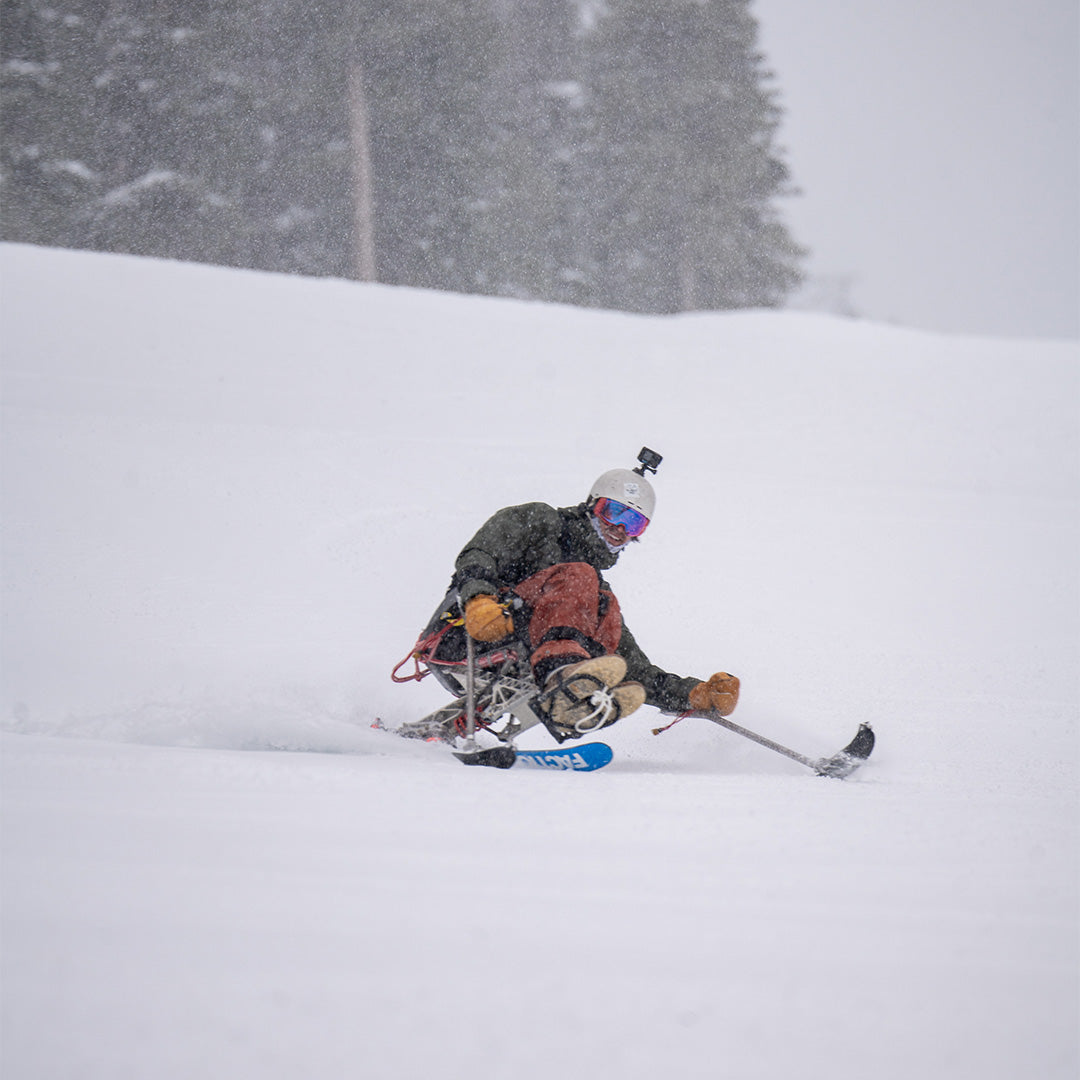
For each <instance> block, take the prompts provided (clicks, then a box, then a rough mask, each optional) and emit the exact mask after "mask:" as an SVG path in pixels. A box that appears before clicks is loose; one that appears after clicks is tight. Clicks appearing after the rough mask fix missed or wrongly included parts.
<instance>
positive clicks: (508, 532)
mask: <svg viewBox="0 0 1080 1080" xmlns="http://www.w3.org/2000/svg"><path fill="white" fill-rule="evenodd" d="M561 533H562V522H561V519H560V518H559V513H558V511H557V510H555V509H554V508H553V507H550V506H548V505H547V504H546V503H525V504H523V505H521V506H508V507H506V508H505V509H504V510H500V511H498V513H496V514H495V515H493V516H492V517H490V518H489V519H488V520H487V521H486V522H485V523H484V524H483V525H482V526H481V527H480V531H479V532H478V533H477V534H476V535H475V536H474V537H473V538H472V539H471V540H470V541H469V542H468V543H467V544H466V545H465V547H464V548H463V549H462V551H461V554H460V555H459V556H458V557H457V561H456V562H455V564H454V570H455V572H454V585H455V586H456V587H457V589H458V593H459V595H460V597H461V602H462V603H463V604H464V603H466V602H467V601H469V600H471V599H472V598H473V597H474V596H479V595H480V594H481V593H492V594H494V593H496V592H498V590H499V588H500V587H501V586H512V585H516V584H517V583H518V582H519V581H523V580H524V579H525V578H527V577H528V576H529V575H530V574H533V573H536V571H537V570H539V569H542V568H543V567H546V566H552V565H554V564H555V563H557V562H559V561H560V559H561V549H560V546H559V537H560V535H561Z"/></svg>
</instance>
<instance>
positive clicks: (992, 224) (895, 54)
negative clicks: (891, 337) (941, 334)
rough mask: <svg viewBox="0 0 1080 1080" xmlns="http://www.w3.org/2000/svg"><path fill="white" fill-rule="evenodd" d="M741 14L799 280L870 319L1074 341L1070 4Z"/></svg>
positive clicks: (835, 5) (1076, 145) (910, 4)
mask: <svg viewBox="0 0 1080 1080" xmlns="http://www.w3.org/2000/svg"><path fill="white" fill-rule="evenodd" d="M753 10H754V12H755V14H756V15H757V18H758V20H759V24H760V28H761V45H762V51H763V52H764V53H765V54H766V56H767V58H768V63H769V66H770V67H771V68H772V69H773V70H774V71H775V73H776V81H775V86H776V88H777V89H778V90H779V94H780V99H779V100H780V103H781V105H782V107H783V108H784V110H785V114H786V115H785V121H784V125H783V127H782V129H781V131H780V138H779V142H780V144H781V145H782V146H784V147H785V148H786V150H787V154H786V160H787V162H788V164H789V165H790V167H791V169H792V172H793V174H794V179H795V182H796V183H797V185H798V186H799V188H800V189H801V190H802V192H803V194H802V195H801V196H800V197H798V198H795V199H790V200H785V201H784V202H783V203H782V207H783V211H784V214H785V218H786V220H787V222H788V224H789V225H790V227H791V229H792V231H793V232H794V233H795V236H796V238H797V239H798V240H799V241H800V242H801V243H803V244H804V245H805V246H807V247H809V248H810V249H811V251H812V256H811V258H810V260H809V262H808V264H807V266H808V270H809V271H810V272H811V274H812V275H813V276H814V277H817V278H823V279H825V280H826V283H828V284H830V285H831V286H833V287H834V291H835V286H836V284H837V283H838V282H839V283H840V284H843V282H844V281H845V280H846V281H847V282H848V283H849V288H848V289H847V293H848V295H849V297H850V300H851V304H852V307H853V308H854V310H855V313H856V314H859V315H863V316H866V317H867V318H871V319H875V320H885V321H890V322H896V323H901V324H904V325H910V326H917V327H923V328H926V329H932V330H945V331H957V332H962V333H975V334H988V335H995V336H1010V337H1014V336H1025V337H1076V336H1078V335H1080V313H1078V310H1080V271H1078V262H1080V254H1078V253H1080V82H1078V75H1077V72H1078V67H1080V17H1078V10H1080V4H1077V0H754V6H753ZM841 291H842V290H841Z"/></svg>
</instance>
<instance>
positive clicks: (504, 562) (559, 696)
mask: <svg viewBox="0 0 1080 1080" xmlns="http://www.w3.org/2000/svg"><path fill="white" fill-rule="evenodd" d="M638 460H639V461H641V462H642V467H641V468H639V469H636V470H630V469H613V470H611V471H610V472H606V473H604V474H603V476H601V477H600V478H599V479H598V480H597V481H596V483H594V484H593V485H592V487H591V488H590V489H589V494H588V498H587V499H586V500H585V502H583V503H580V504H579V505H577V506H572V507H564V508H561V509H556V508H554V507H552V506H548V505H547V504H546V503H540V502H534V503H525V504H523V505H521V506H510V507H506V508H505V509H503V510H500V511H498V512H497V513H496V514H495V515H494V516H493V517H491V518H490V519H489V520H488V521H487V522H485V524H484V525H483V526H482V527H481V528H480V531H479V532H477V534H476V535H475V536H474V537H473V538H472V539H471V540H470V541H469V542H468V543H467V544H466V545H465V547H464V549H463V550H462V552H461V554H460V555H459V556H458V558H457V561H456V563H455V573H454V577H453V581H452V591H453V592H456V594H457V597H458V600H459V603H460V605H461V609H462V611H463V613H464V624H465V630H466V631H467V633H468V634H469V635H470V636H471V637H472V638H473V639H474V640H475V641H477V642H480V643H482V644H483V645H485V646H494V645H495V644H496V643H498V642H500V641H503V640H504V639H508V638H510V637H511V635H514V634H515V633H516V634H517V636H518V637H520V638H521V639H522V640H523V641H524V642H525V643H526V644H527V646H528V648H529V650H530V653H529V662H530V664H531V667H532V672H533V675H534V677H535V679H536V683H537V685H538V687H539V688H540V689H541V691H542V698H541V700H542V701H543V702H544V711H545V714H546V715H545V722H546V724H547V726H548V728H549V729H550V730H551V731H552V733H553V734H554V735H555V736H556V738H558V739H560V740H562V739H567V738H579V737H580V736H581V735H583V734H585V733H586V732H588V731H594V730H597V729H598V728H601V727H605V726H607V725H608V724H613V723H615V721H616V720H619V719H621V718H622V717H625V716H628V715H629V714H630V713H632V712H634V711H635V710H636V709H638V708H639V707H640V706H641V705H643V704H645V703H648V704H649V705H654V706H656V707H657V708H660V709H663V710H665V711H668V712H685V711H687V710H695V711H703V712H708V711H715V712H717V713H719V714H720V715H722V716H727V715H728V714H730V713H731V712H732V711H733V710H734V708H735V705H736V703H737V702H738V698H739V680H738V679H737V678H736V677H735V676H733V675H729V674H728V673H727V672H718V673H716V674H715V675H713V676H712V677H711V678H709V679H704V680H703V679H698V678H694V677H684V676H679V675H674V674H672V673H671V672H668V671H664V670H663V669H661V668H659V667H657V666H656V665H655V664H653V663H652V662H651V661H650V660H649V658H648V657H647V656H646V655H645V653H644V652H643V651H642V649H641V648H640V646H639V645H638V644H637V642H636V641H635V640H634V637H633V635H632V634H631V633H630V631H629V630H628V629H627V627H626V624H625V622H624V621H623V618H622V613H621V610H620V608H619V601H618V600H617V599H616V597H615V594H614V593H613V592H612V590H611V587H610V586H609V585H608V583H607V582H606V581H605V580H604V578H603V576H602V575H603V571H605V570H608V569H610V568H611V567H612V566H614V565H615V563H616V562H617V561H618V558H619V556H620V555H621V554H622V552H623V551H624V550H625V549H626V548H627V547H628V546H629V545H630V544H631V543H636V542H637V541H639V540H640V539H641V537H642V535H643V534H644V532H645V530H646V528H647V527H648V524H649V520H650V518H651V517H652V515H653V510H654V508H655V506H656V495H655V492H654V491H653V487H652V485H651V484H650V483H649V481H648V479H647V478H646V476H645V473H646V470H649V471H652V472H655V471H656V466H657V465H658V464H659V462H660V457H659V455H657V454H655V453H653V452H652V451H650V450H648V449H643V450H642V452H641V455H640V456H639V459H638ZM601 684H602V685H603V687H604V688H605V689H606V692H601V693H599V694H597V693H596V690H597V689H598V688H599V687H600V685H601Z"/></svg>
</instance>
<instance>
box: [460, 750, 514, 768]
mask: <svg viewBox="0 0 1080 1080" xmlns="http://www.w3.org/2000/svg"><path fill="white" fill-rule="evenodd" d="M453 754H454V757H456V758H457V759H458V761H461V762H463V763H464V764H466V765H487V766H488V767H489V768H492V769H509V768H511V767H512V766H513V764H514V762H515V761H517V753H516V752H515V750H514V748H513V747H512V746H492V747H490V748H489V749H487V750H471V751H470V750H455V751H453Z"/></svg>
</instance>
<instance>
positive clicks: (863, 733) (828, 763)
mask: <svg viewBox="0 0 1080 1080" xmlns="http://www.w3.org/2000/svg"><path fill="white" fill-rule="evenodd" d="M873 749H874V729H873V728H872V727H871V726H870V725H869V724H860V725H859V730H858V731H857V732H856V733H855V738H854V739H852V740H851V742H849V743H848V744H847V746H845V747H844V749H843V750H841V751H840V752H839V753H837V754H833V756H832V757H831V758H822V759H821V761H819V762H818V763H817V765H816V766H815V768H814V771H815V772H816V773H817V774H818V776H831V777H833V778H834V779H836V780H843V779H844V777H845V776H850V775H851V774H852V773H853V772H854V771H855V770H856V769H857V768H858V767H859V766H860V765H861V764H862V763H863V762H864V761H866V759H867V758H868V757H869V756H870V754H871V752H872V751H873Z"/></svg>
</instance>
